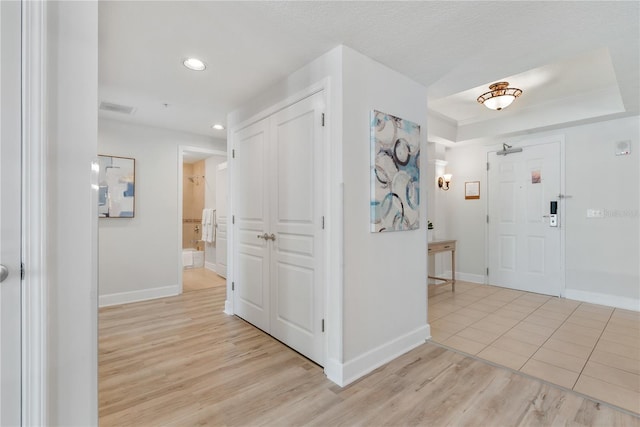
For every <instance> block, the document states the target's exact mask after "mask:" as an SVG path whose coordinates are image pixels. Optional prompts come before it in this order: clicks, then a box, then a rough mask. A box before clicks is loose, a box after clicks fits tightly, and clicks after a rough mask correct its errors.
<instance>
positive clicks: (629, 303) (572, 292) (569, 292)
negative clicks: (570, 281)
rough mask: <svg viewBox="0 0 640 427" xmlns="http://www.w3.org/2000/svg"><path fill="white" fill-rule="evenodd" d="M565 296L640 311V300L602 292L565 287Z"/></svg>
mask: <svg viewBox="0 0 640 427" xmlns="http://www.w3.org/2000/svg"><path fill="white" fill-rule="evenodd" d="M564 297H565V298H567V299H573V300H576V301H582V302H588V303H592V304H600V305H607V306H609V307H616V308H624V309H625V310H633V311H640V300H637V299H634V298H627V297H618V296H615V295H608V294H601V293H598V292H588V291H579V290H576V289H565V291H564Z"/></svg>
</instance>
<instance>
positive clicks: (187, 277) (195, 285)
mask: <svg viewBox="0 0 640 427" xmlns="http://www.w3.org/2000/svg"><path fill="white" fill-rule="evenodd" d="M226 284H227V281H226V280H225V278H224V277H221V276H218V275H217V274H216V273H214V272H213V271H211V270H208V269H206V268H185V269H184V270H182V291H183V292H189V291H199V290H201V289H208V288H213V287H215V286H225V285H226Z"/></svg>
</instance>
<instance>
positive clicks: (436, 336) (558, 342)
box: [428, 281, 640, 414]
mask: <svg viewBox="0 0 640 427" xmlns="http://www.w3.org/2000/svg"><path fill="white" fill-rule="evenodd" d="M428 313H429V323H430V324H431V335H432V337H433V341H434V342H437V343H440V344H443V345H445V346H448V347H451V348H454V349H456V350H459V351H461V352H463V353H467V354H471V355H474V356H476V357H478V358H481V359H485V360H488V361H490V362H493V363H496V364H499V365H502V366H507V367H509V368H511V369H514V370H517V371H521V372H524V373H526V374H529V375H531V376H534V377H537V378H540V379H542V380H545V381H548V382H550V383H553V384H557V385H560V386H562V387H565V388H568V389H572V390H575V391H577V392H579V393H582V394H585V395H587V396H591V397H594V398H596V399H598V400H601V401H604V402H607V403H610V404H612V405H615V406H618V407H620V408H623V409H626V410H628V411H631V412H634V413H636V414H640V313H639V312H635V311H629V310H622V309H617V308H616V309H614V308H612V307H606V306H601V305H595V304H587V303H581V302H579V301H573V300H568V299H561V298H554V297H550V296H546V295H539V294H533V293H528V292H522V291H517V290H512V289H505V288H500V287H496V286H489V285H478V284H474V283H468V282H461V281H458V282H457V283H456V292H455V293H452V292H451V287H450V286H442V287H437V288H435V287H432V286H430V287H429V312H428Z"/></svg>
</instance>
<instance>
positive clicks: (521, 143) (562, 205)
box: [484, 134, 567, 298]
mask: <svg viewBox="0 0 640 427" xmlns="http://www.w3.org/2000/svg"><path fill="white" fill-rule="evenodd" d="M503 142H506V143H507V144H508V145H512V146H513V147H523V148H525V147H531V146H535V145H542V144H549V143H553V142H559V143H560V194H562V195H565V194H566V186H565V178H566V166H565V165H566V163H565V138H564V135H563V134H558V135H549V136H543V137H539V138H531V139H520V140H507V141H503ZM503 142H500V143H499V144H495V145H490V146H487V147H485V159H486V161H487V163H488V162H489V154H490V153H493V152H496V151H500V150H502V147H503V146H502V144H503ZM485 182H486V183H487V185H486V188H487V191H486V193H487V197H486V201H485V215H488V214H489V191H490V189H489V171H488V170H487V169H485ZM558 211H559V215H558V228H559V229H560V230H559V232H560V276H561V278H562V284H561V285H560V297H563V298H564V296H565V289H566V284H567V280H566V274H565V228H566V198H565V197H559V198H558ZM484 242H485V261H484V264H485V275H484V283H485V284H490V283H489V276H488V275H487V274H486V269H487V268H489V250H490V245H489V223H487V222H485V228H484Z"/></svg>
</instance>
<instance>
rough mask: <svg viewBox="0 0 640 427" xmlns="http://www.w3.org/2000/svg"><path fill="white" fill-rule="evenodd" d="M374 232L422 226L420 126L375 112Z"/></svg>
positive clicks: (373, 128)
mask: <svg viewBox="0 0 640 427" xmlns="http://www.w3.org/2000/svg"><path fill="white" fill-rule="evenodd" d="M370 126H371V141H370V144H371V202H370V207H371V220H370V221H371V232H375V233H379V232H386V231H403V230H415V229H417V228H419V226H420V126H419V125H417V124H415V123H413V122H410V121H408V120H404V119H401V118H399V117H395V116H392V115H391V114H385V113H382V112H380V111H375V110H374V111H372V112H371V121H370Z"/></svg>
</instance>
